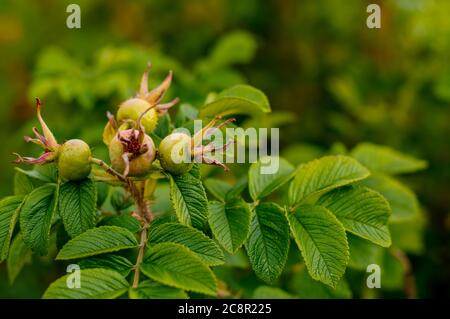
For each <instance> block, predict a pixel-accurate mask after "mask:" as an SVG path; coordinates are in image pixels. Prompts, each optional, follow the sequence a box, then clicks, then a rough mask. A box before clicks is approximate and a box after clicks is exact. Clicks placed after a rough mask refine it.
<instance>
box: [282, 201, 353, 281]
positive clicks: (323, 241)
mask: <svg viewBox="0 0 450 319" xmlns="http://www.w3.org/2000/svg"><path fill="white" fill-rule="evenodd" d="M287 216H288V221H289V225H290V226H291V231H292V234H293V235H294V238H295V241H296V243H297V245H298V247H299V248H300V250H301V252H302V256H303V259H304V260H305V263H306V267H307V268H308V271H309V273H310V275H311V277H312V278H314V279H316V280H320V281H321V282H323V283H325V284H327V285H329V286H331V287H333V288H334V287H336V285H337V284H338V282H339V280H340V278H341V277H342V275H343V274H344V272H345V268H346V266H347V262H348V259H349V251H348V243H347V238H346V236H345V229H344V227H343V226H342V224H341V223H340V222H339V221H338V220H337V218H336V217H335V216H334V215H333V214H332V213H331V212H329V211H328V210H327V209H326V208H324V207H321V206H311V205H305V206H300V207H299V208H297V210H296V212H295V213H288V215H287Z"/></svg>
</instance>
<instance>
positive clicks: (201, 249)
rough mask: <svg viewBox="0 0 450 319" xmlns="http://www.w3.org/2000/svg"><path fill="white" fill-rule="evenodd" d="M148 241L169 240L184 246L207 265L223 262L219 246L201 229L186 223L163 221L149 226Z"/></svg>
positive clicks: (155, 242) (160, 241)
mask: <svg viewBox="0 0 450 319" xmlns="http://www.w3.org/2000/svg"><path fill="white" fill-rule="evenodd" d="M149 242H150V243H152V244H157V243H164V242H171V243H177V244H181V245H183V246H186V247H187V248H189V249H190V250H191V251H192V252H194V253H195V254H196V255H197V256H198V257H199V258H200V259H201V260H202V261H203V263H205V264H206V265H208V266H217V265H221V264H223V263H224V256H223V252H222V250H221V249H220V247H219V246H218V245H217V244H216V243H215V242H214V241H213V240H212V239H211V238H209V237H207V236H206V235H204V234H203V233H202V232H201V231H199V230H197V229H194V228H191V227H189V226H186V225H182V224H177V223H165V224H161V225H158V226H156V227H151V228H150V234H149Z"/></svg>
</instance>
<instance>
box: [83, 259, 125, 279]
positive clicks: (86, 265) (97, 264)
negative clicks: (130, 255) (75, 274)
mask: <svg viewBox="0 0 450 319" xmlns="http://www.w3.org/2000/svg"><path fill="white" fill-rule="evenodd" d="M78 265H79V266H80V268H81V269H91V268H103V269H111V270H114V271H117V272H118V273H119V274H121V275H122V276H123V277H126V276H128V275H129V274H130V272H131V270H132V269H133V266H134V265H133V264H132V263H131V261H129V260H128V259H126V258H125V257H123V256H119V255H113V254H106V255H102V256H97V257H90V258H86V259H82V260H80V261H79V262H78Z"/></svg>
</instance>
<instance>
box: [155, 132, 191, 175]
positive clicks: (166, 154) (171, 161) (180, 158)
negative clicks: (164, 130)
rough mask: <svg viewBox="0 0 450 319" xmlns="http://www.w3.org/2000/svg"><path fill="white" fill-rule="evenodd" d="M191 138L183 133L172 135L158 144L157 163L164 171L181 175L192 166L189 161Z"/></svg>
mask: <svg viewBox="0 0 450 319" xmlns="http://www.w3.org/2000/svg"><path fill="white" fill-rule="evenodd" d="M190 149H191V137H190V136H189V135H187V134H184V133H172V134H170V135H168V136H166V137H165V138H164V139H163V140H162V141H161V143H160V144H159V161H160V163H161V166H162V168H164V170H166V171H168V172H170V173H172V174H174V175H182V174H185V173H187V172H189V171H190V170H191V168H192V166H193V165H194V163H193V162H192V160H191V153H190Z"/></svg>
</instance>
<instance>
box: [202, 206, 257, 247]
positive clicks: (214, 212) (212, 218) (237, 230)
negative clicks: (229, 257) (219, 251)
mask: <svg viewBox="0 0 450 319" xmlns="http://www.w3.org/2000/svg"><path fill="white" fill-rule="evenodd" d="M250 218H251V211H250V208H249V206H248V204H247V203H246V202H244V201H243V200H242V199H239V198H233V199H230V200H229V201H228V202H227V203H225V204H224V203H220V202H210V204H209V217H208V219H209V225H210V227H211V230H212V232H213V234H214V237H215V238H216V239H217V241H218V242H219V243H220V244H221V245H222V247H223V248H225V249H226V250H227V251H228V252H229V253H232V254H233V253H234V252H236V251H237V250H238V249H239V248H240V247H241V246H242V244H243V243H244V241H245V240H246V239H247V236H248V233H249V230H250Z"/></svg>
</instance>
